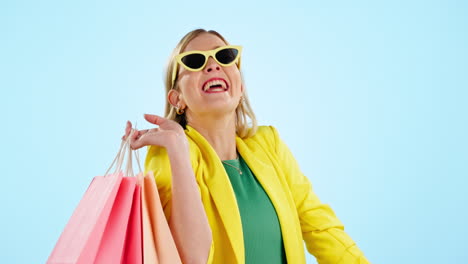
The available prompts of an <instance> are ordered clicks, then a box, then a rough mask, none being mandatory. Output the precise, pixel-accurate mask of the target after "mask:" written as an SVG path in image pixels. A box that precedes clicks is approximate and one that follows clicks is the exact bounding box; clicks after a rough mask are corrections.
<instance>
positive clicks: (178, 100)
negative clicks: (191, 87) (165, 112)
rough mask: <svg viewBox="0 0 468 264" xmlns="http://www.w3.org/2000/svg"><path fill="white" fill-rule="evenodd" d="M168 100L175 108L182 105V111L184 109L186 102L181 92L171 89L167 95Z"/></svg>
mask: <svg viewBox="0 0 468 264" xmlns="http://www.w3.org/2000/svg"><path fill="white" fill-rule="evenodd" d="M167 100H168V101H169V103H170V104H171V105H173V106H177V105H180V107H181V108H182V109H183V108H184V100H183V98H182V93H180V92H179V91H176V90H174V89H171V90H170V91H169V93H168V94H167Z"/></svg>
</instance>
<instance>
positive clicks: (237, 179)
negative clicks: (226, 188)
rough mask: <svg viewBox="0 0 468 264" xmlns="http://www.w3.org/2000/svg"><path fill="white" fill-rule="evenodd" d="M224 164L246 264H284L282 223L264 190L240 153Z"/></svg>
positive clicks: (224, 161)
mask: <svg viewBox="0 0 468 264" xmlns="http://www.w3.org/2000/svg"><path fill="white" fill-rule="evenodd" d="M225 163H228V164H229V165H231V166H229V165H226V164H225ZM223 166H224V168H225V169H226V172H227V174H228V176H229V179H230V181H231V185H232V188H233V189H234V193H235V194H236V199H237V204H238V207H239V213H240V216H241V220H242V233H243V235H244V247H245V263H246V264H254V263H269V264H275V263H287V262H286V253H285V251H284V246H283V237H282V235H281V226H280V224H279V220H278V216H277V214H276V211H275V208H274V207H273V204H272V203H271V201H270V198H269V197H268V195H267V193H266V192H265V190H263V187H262V186H261V185H260V183H259V182H258V180H257V178H255V176H254V175H253V173H252V171H251V170H250V168H249V167H248V165H247V163H245V161H244V160H243V159H242V157H241V156H239V159H235V160H223ZM233 166H234V167H236V168H239V169H240V171H241V172H242V174H240V173H239V170H237V169H236V168H234V167H233Z"/></svg>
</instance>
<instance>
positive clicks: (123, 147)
mask: <svg viewBox="0 0 468 264" xmlns="http://www.w3.org/2000/svg"><path fill="white" fill-rule="evenodd" d="M135 131H136V129H132V130H131V132H130V135H129V136H128V137H127V138H126V139H122V142H121V143H120V148H119V151H118V152H117V155H116V156H115V158H114V160H113V161H112V163H111V165H110V166H109V168H108V169H107V171H106V173H105V174H104V176H106V175H108V173H109V171H110V170H111V169H112V168H113V167H114V165H116V166H115V171H114V174H117V172H119V171H121V170H122V165H123V162H124V159H125V156H126V153H128V157H127V162H126V167H125V175H126V176H130V177H134V176H135V174H134V173H133V164H132V159H133V158H132V152H133V151H132V148H131V147H130V140H131V137H132V136H133V134H134V133H135ZM134 152H135V157H136V161H137V164H138V168H139V172H142V170H141V166H140V159H139V155H138V150H134Z"/></svg>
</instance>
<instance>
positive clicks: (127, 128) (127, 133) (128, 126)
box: [122, 121, 132, 140]
mask: <svg viewBox="0 0 468 264" xmlns="http://www.w3.org/2000/svg"><path fill="white" fill-rule="evenodd" d="M131 131H132V123H131V122H130V121H127V126H126V127H125V135H124V136H122V140H125V139H126V138H127V137H128V135H130V132H131Z"/></svg>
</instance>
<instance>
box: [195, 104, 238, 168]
mask: <svg viewBox="0 0 468 264" xmlns="http://www.w3.org/2000/svg"><path fill="white" fill-rule="evenodd" d="M235 120H236V119H235V114H234V113H233V114H232V115H225V116H216V117H214V116H203V117H201V116H200V117H196V116H191V117H190V118H188V125H189V126H191V127H193V128H194V129H195V130H197V131H198V133H200V134H201V135H202V136H203V137H204V138H205V139H206V140H207V141H208V142H209V143H210V145H211V146H212V147H213V149H214V150H215V151H216V153H217V154H218V156H219V158H220V159H221V160H230V159H235V158H236V157H237V150H236V122H235Z"/></svg>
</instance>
